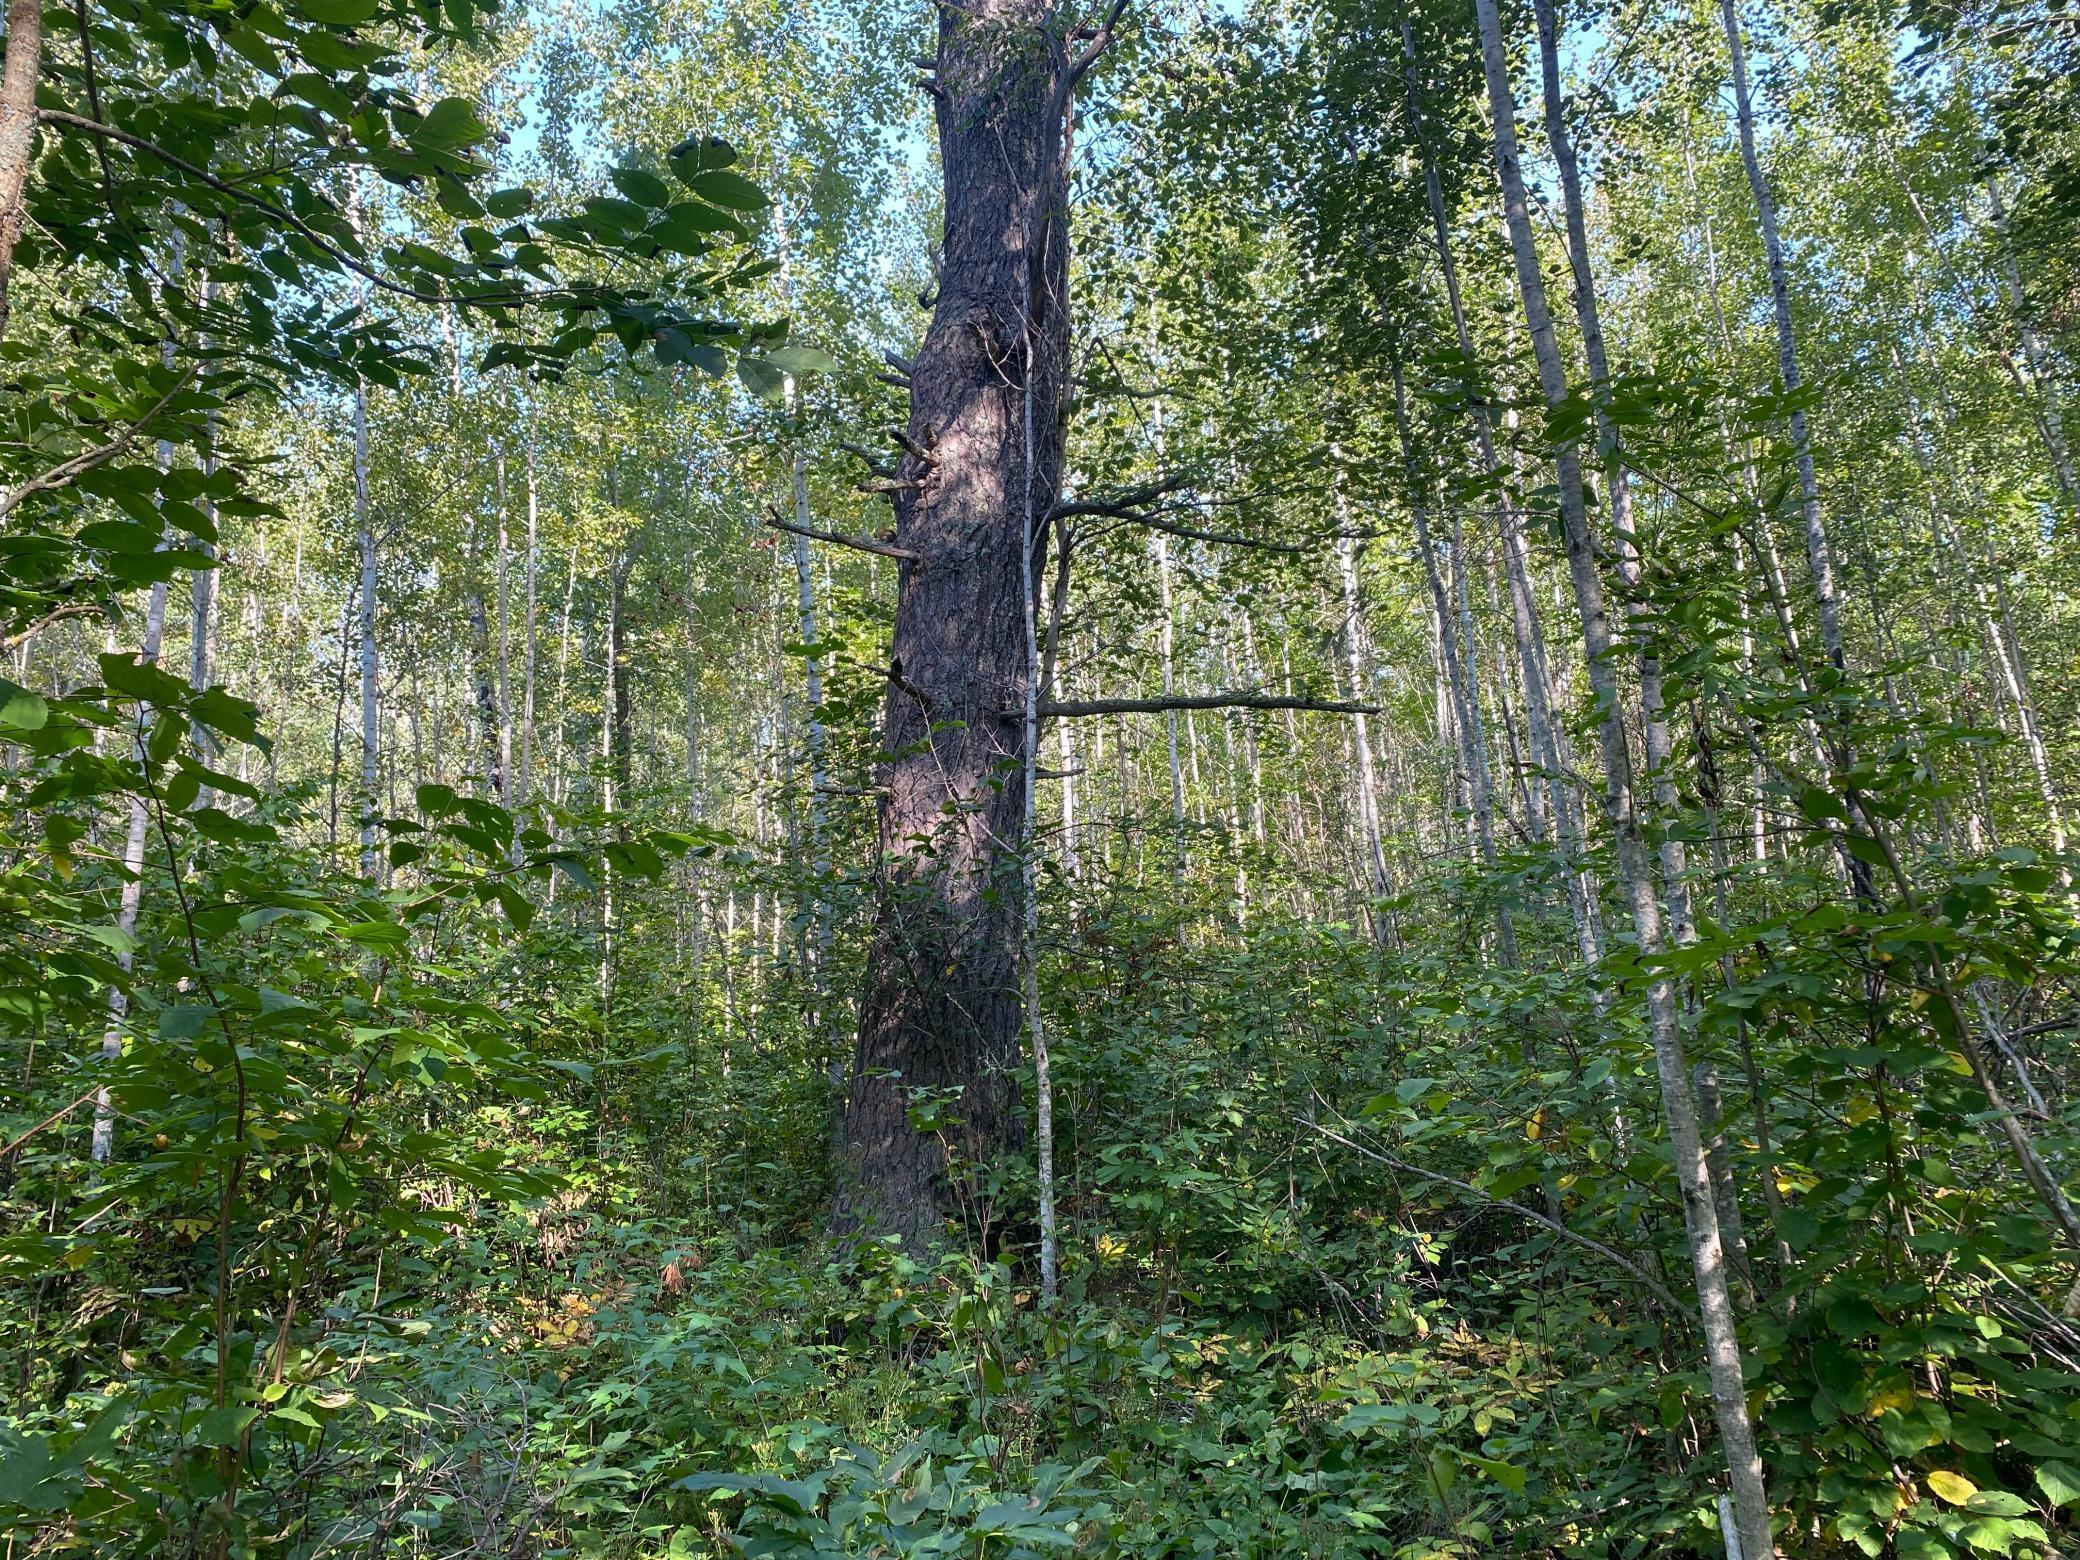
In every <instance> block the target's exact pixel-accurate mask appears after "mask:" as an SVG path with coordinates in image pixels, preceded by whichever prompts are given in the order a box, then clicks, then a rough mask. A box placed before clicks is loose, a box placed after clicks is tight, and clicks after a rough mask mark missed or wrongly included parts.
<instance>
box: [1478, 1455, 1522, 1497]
mask: <svg viewBox="0 0 2080 1560" xmlns="http://www.w3.org/2000/svg"><path fill="white" fill-rule="evenodd" d="M1466 1461H1467V1463H1468V1464H1469V1465H1470V1466H1472V1467H1475V1468H1478V1469H1479V1470H1480V1471H1481V1472H1482V1473H1485V1474H1486V1475H1487V1476H1488V1477H1489V1478H1491V1479H1493V1480H1494V1481H1495V1482H1496V1483H1497V1484H1499V1485H1501V1486H1502V1487H1503V1488H1504V1489H1506V1490H1508V1491H1509V1492H1510V1493H1511V1494H1512V1495H1521V1494H1523V1493H1524V1485H1525V1482H1526V1480H1527V1479H1528V1478H1529V1477H1530V1476H1529V1475H1528V1474H1527V1473H1525V1471H1524V1470H1523V1469H1522V1468H1519V1467H1518V1466H1517V1465H1516V1464H1515V1463H1506V1462H1501V1461H1498V1460H1497V1459H1495V1458H1493V1457H1469V1458H1467V1459H1466Z"/></svg>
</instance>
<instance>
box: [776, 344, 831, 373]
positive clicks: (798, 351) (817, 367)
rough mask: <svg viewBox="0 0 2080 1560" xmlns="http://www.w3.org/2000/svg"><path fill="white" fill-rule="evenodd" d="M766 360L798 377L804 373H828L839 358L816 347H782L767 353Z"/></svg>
mask: <svg viewBox="0 0 2080 1560" xmlns="http://www.w3.org/2000/svg"><path fill="white" fill-rule="evenodd" d="M766 361H767V362H768V363H770V364H772V365H773V367H775V368H777V369H779V370H780V372H781V373H783V374H793V375H796V376H797V377H799V376H801V375H803V374H828V373H830V372H831V371H832V370H833V369H835V368H836V367H837V366H838V360H837V359H836V358H834V357H832V356H831V355H830V354H829V353H828V352H819V351H817V350H816V348H814V347H781V348H779V349H778V350H776V351H773V352H768V353H767V354H766Z"/></svg>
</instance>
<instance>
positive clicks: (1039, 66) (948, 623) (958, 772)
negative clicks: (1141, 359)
mask: <svg viewBox="0 0 2080 1560" xmlns="http://www.w3.org/2000/svg"><path fill="white" fill-rule="evenodd" d="M1053 12H1054V7H1053V5H1052V4H1049V3H1046V0H975V3H974V4H972V5H971V6H970V7H968V8H966V9H961V8H956V7H954V6H945V7H942V8H940V11H939V19H938V50H937V59H936V66H937V69H936V72H935V75H934V78H933V79H932V81H931V83H930V90H931V92H932V95H933V99H934V106H935V110H936V117H937V123H938V134H939V152H940V164H941V168H942V171H943V176H944V180H945V232H944V239H943V244H942V249H941V263H940V272H939V294H938V298H937V301H936V304H935V306H934V311H933V315H932V320H931V324H930V327H929V329H928V330H927V332H926V335H925V340H924V345H923V347H922V348H921V349H920V350H919V352H918V354H917V358H916V363H915V367H914V371H913V373H912V375H911V392H910V418H909V425H908V430H907V431H908V435H909V437H908V440H907V443H906V448H905V452H904V455H903V457H902V460H901V462H900V464H899V466H898V469H897V479H898V480H899V481H901V482H905V483H914V484H916V485H915V486H914V487H904V488H902V489H901V490H899V491H897V492H895V493H893V494H892V495H891V498H892V501H893V504H894V507H895V511H896V534H897V540H898V541H899V542H900V544H901V545H902V546H903V547H904V548H906V549H907V550H909V551H911V552H914V553H916V554H917V558H916V560H915V561H905V562H903V563H902V564H901V565H900V575H899V581H900V583H899V595H898V598H897V605H896V622H895V634H894V640H893V645H892V663H893V665H892V672H893V675H892V676H891V677H890V679H889V691H888V701H887V705H886V709H885V712H884V716H883V725H882V748H883V751H884V753H885V754H886V755H887V759H886V762H885V763H884V766H883V775H882V785H881V798H880V807H879V844H880V871H879V878H880V881H879V894H878V907H877V917H876V925H875V948H874V953H873V957H872V958H871V960H870V961H869V967H870V969H871V970H872V972H873V973H872V975H871V976H870V978H869V981H868V984H867V988H866V991H865V993H864V995H863V998H862V1001H861V1005H860V1031H859V1041H858V1046H857V1049H856V1052H855V1055H854V1060H853V1069H852V1078H851V1082H850V1085H849V1088H848V1091H847V1097H846V1102H845V1113H844V1120H843V1123H842V1126H841V1129H840V1148H841V1155H840V1158H841V1172H842V1182H841V1186H840V1190H839V1207H838V1221H839V1224H840V1225H841V1227H846V1228H855V1229H864V1230H872V1231H886V1232H893V1233H895V1234H897V1235H899V1236H901V1237H902V1238H903V1239H904V1241H905V1242H906V1243H907V1244H908V1245H910V1246H911V1247H913V1248H924V1247H928V1246H929V1245H931V1244H932V1243H933V1242H934V1241H935V1240H937V1239H938V1238H939V1237H940V1236H941V1235H942V1234H943V1231H944V1225H945V1220H946V1219H947V1218H948V1217H949V1216H951V1215H953V1214H955V1213H956V1212H959V1213H962V1214H964V1215H965V1216H966V1217H967V1219H968V1221H969V1222H970V1224H971V1226H979V1228H977V1229H976V1233H978V1234H980V1235H982V1236H983V1237H984V1238H985V1239H987V1238H988V1237H989V1234H990V1231H989V1228H988V1225H989V1222H990V1219H989V1215H988V1213H987V1210H984V1209H981V1208H979V1207H978V1205H977V1203H976V1200H975V1196H974V1193H975V1191H976V1189H977V1180H976V1178H975V1177H974V1176H972V1175H970V1174H969V1173H968V1170H969V1167H974V1166H980V1165H983V1164H985V1163H986V1162H987V1161H988V1160H989V1159H991V1158H992V1157H993V1156H994V1155H995V1154H996V1152H997V1151H998V1150H999V1149H1001V1148H1003V1147H1005V1146H1007V1145H1011V1144H1015V1143H1017V1142H1018V1141H1020V1140H1021V1139H1022V1137H1023V1126H1022V1122H1021V1119H1020V1113H1019V1109H1018V1087H1017V1082H1016V1075H1015V1068H1016V1065H1017V1061H1018V1049H1019V1047H1018V1034H1019V1021H1020V1017H1021V1011H1020V1010H1021V1007H1022V1005H1023V1004H1022V1003H1021V1001H1020V991H1019V980H1018V969H1017V965H1018V959H1017V953H1018V944H1019V930H1020V917H1019V913H1018V910H1019V905H1018V899H1019V895H1018V891H1017V890H1018V884H1017V873H1016V870H1015V868H1016V860H1015V845H1016V841H1017V837H1018V832H1019V823H1020V819H1021V817H1022V815H1023V812H1024V807H1025V778H1024V773H1023V766H1022V763H1021V759H1022V756H1023V755H1022V754H1021V753H1020V751H1019V748H1020V740H1021V735H1022V733H1021V730H1020V728H1021V725H1022V716H1023V710H1024V706H1025V703H1026V695H1027V691H1028V690H1027V682H1028V680H1029V678H1030V676H1031V669H1030V664H1029V658H1028V655H1027V631H1026V626H1025V625H1026V617H1027V615H1029V614H1030V613H1031V612H1032V610H1033V603H1032V601H1031V599H1030V597H1029V596H1028V594H1027V593H1026V591H1025V589H1024V586H1023V582H1022V573H1023V571H1022V568H1021V561H1022V558H1023V556H1024V554H1025V552H1026V549H1027V547H1028V546H1029V545H1038V543H1037V542H1032V543H1028V542H1027V541H1026V540H1025V539H1024V538H1023V537H1022V535H1021V531H1020V527H1021V526H1024V527H1032V526H1034V525H1037V524H1038V523H1039V522H1040V520H1041V519H1042V518H1043V517H1045V516H1046V515H1047V514H1048V513H1049V512H1050V511H1051V510H1052V509H1053V508H1054V505H1055V503H1056V502H1057V501H1058V499H1059V498H1060V488H1061V450H1062V413H1063V391H1064V385H1065V377H1066V369H1065V362H1066V356H1067V344H1068V314H1067V303H1068V297H1067V290H1068V228H1067V220H1066V218H1067V213H1066V203H1067V179H1066V168H1067V157H1066V150H1067V148H1066V137H1065V131H1064V123H1063V115H1064V110H1065V108H1066V105H1067V98H1068V94H1069V91H1070V89H1071V87H1072V86H1073V84H1074V79H1073V78H1074V74H1075V71H1076V69H1077V66H1078V65H1080V64H1081V62H1082V60H1083V59H1085V58H1087V57H1088V56H1087V55H1086V56H1080V57H1079V60H1078V62H1077V63H1076V64H1072V63H1071V62H1070V60H1069V59H1068V58H1067V57H1066V55H1065V52H1064V50H1063V47H1062V43H1061V41H1060V39H1059V38H1058V37H1056V36H1055V34H1054V32H1053V31H1052V30H1051V29H1050V28H1049V27H1048V25H1047V24H1048V23H1050V22H1051V21H1052V20H1053ZM920 1092H922V1093H923V1095H924V1096H926V1099H920V1098H919V1095H920ZM926 1100H928V1101H929V1104H930V1107H931V1110H930V1113H929V1114H928V1115H925V1116H917V1115H914V1114H913V1110H912V1106H913V1103H917V1104H924V1103H926Z"/></svg>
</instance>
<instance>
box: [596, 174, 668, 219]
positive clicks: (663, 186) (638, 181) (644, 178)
mask: <svg viewBox="0 0 2080 1560" xmlns="http://www.w3.org/2000/svg"><path fill="white" fill-rule="evenodd" d="M607 177H608V178H610V179H612V180H613V181H614V188H615V189H617V190H619V191H620V192H621V193H622V194H624V195H626V196H627V197H628V198H629V199H630V200H632V201H634V202H635V203H636V204H637V205H639V206H648V207H649V208H650V209H651V210H652V211H661V210H663V209H664V208H665V207H666V206H669V205H670V204H671V203H672V187H671V186H670V185H669V184H667V183H665V182H664V180H662V179H660V178H659V177H658V176H657V175H656V174H654V173H645V172H644V171H643V170H642V169H641V168H616V169H614V170H613V171H612V172H611V173H609V174H608V175H607Z"/></svg>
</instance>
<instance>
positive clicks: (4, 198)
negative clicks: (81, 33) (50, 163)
mask: <svg viewBox="0 0 2080 1560" xmlns="http://www.w3.org/2000/svg"><path fill="white" fill-rule="evenodd" d="M42 64H43V4H42V0H8V6H7V56H6V63H5V65H4V66H0V337H5V336H6V334H7V283H8V278H9V273H10V272H11V271H12V270H13V268H14V249H15V245H16V244H17V243H19V242H20V241H21V236H22V228H23V226H24V225H25V224H26V223H27V221H28V210H27V206H28V187H29V164H30V163H31V162H32V161H34V160H35V156H36V77H37V74H38V72H39V70H40V69H41V67H42Z"/></svg>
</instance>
